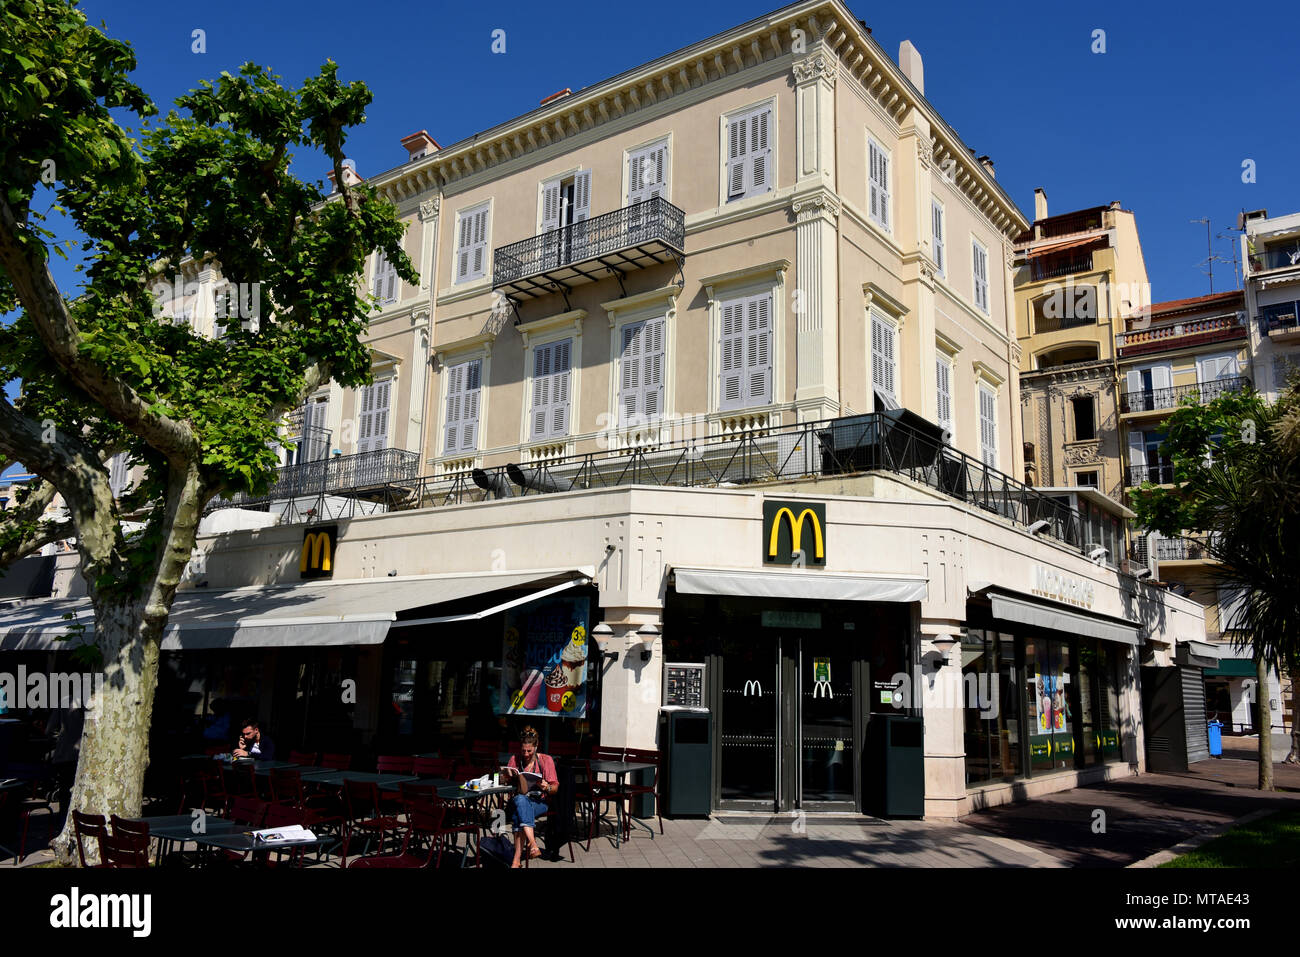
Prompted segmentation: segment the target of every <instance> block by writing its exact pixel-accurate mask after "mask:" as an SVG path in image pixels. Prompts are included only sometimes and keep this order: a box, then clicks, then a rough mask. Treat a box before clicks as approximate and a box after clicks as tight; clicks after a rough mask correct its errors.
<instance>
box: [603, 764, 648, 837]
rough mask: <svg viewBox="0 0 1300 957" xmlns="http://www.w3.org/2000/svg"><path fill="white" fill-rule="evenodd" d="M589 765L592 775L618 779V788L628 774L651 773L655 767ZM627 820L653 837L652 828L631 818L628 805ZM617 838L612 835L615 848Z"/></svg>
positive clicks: (630, 807)
mask: <svg viewBox="0 0 1300 957" xmlns="http://www.w3.org/2000/svg"><path fill="white" fill-rule="evenodd" d="M589 764H590V766H591V773H592V774H608V775H612V776H613V777H616V778H618V786H619V787H622V786H623V779H624V778H626V777H627V776H628V775H629V774H632V773H633V772H635V771H652V770H654V767H655V766H654V765H653V764H646V763H645V762H642V761H591V762H589ZM620 813H621V812H620ZM627 818H628V820H629V821H631V822H632V823H633V824H640V825H641V826H642V827H643V828H645V829H646V830H647V831H649V832H650V836H651V837H654V833H655V831H654V828H652V827H651V826H650V825H648V824H646V823H645V822H644V821H641V820H638V819H637V818H634V817H633V816H632V806H631V805H630V804H629V805H628V809H627ZM616 831H617V829H616ZM619 836H620V835H619V834H618V833H615V834H614V846H615V847H618V845H619Z"/></svg>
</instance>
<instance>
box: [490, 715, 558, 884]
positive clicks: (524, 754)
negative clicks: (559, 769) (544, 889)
mask: <svg viewBox="0 0 1300 957" xmlns="http://www.w3.org/2000/svg"><path fill="white" fill-rule="evenodd" d="M519 750H520V752H521V753H520V754H518V755H513V754H512V755H511V756H510V763H509V764H508V765H507V766H506V767H504V768H502V769H501V771H502V775H503V777H504V783H506V784H510V785H513V786H514V787H516V788H518V789H519V793H518V794H515V795H514V796H513V797H511V799H510V803H511V804H512V805H513V807H514V822H513V827H514V832H515V859H514V861H513V862H512V863H511V865H510V866H511V867H519V866H520V865H519V859H520V856H521V855H522V854H523V852H524V846H525V845H527V847H528V857H529V859H530V860H531V859H532V858H535V857H541V856H542V851H541V849H540V848H539V847H538V846H537V840H536V837H535V835H534V828H535V827H536V826H537V815H539V814H544V813H546V810H547V808H546V798H547V796H549V795H551V794H553V793H554V792H555V790H556V788H558V787H559V786H560V779H559V778H558V777H557V776H556V774H555V762H554V761H552V760H551V756H550V755H549V754H539V753H538V751H537V729H535V728H533V727H532V726H531V725H530V726H527V727H525V728H524V730H523V731H522V732H520V734H519Z"/></svg>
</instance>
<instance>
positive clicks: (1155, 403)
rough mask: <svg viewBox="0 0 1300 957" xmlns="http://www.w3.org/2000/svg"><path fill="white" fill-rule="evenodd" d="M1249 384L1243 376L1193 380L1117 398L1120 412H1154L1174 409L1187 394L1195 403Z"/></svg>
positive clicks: (1202, 402) (1198, 403) (1238, 390)
mask: <svg viewBox="0 0 1300 957" xmlns="http://www.w3.org/2000/svg"><path fill="white" fill-rule="evenodd" d="M1249 386H1250V380H1249V379H1247V378H1246V377H1245V376H1234V377H1233V378H1231V379H1214V380H1212V381H1210V382H1194V383H1191V384H1189V385H1176V386H1171V387H1169V388H1167V389H1150V390H1144V391H1143V390H1140V391H1137V392H1125V393H1124V394H1123V395H1121V396H1120V399H1119V410H1120V412H1154V411H1157V410H1159V409H1175V408H1177V407H1178V406H1179V405H1180V404H1181V403H1182V401H1183V399H1184V398H1186V397H1187V396H1192V397H1194V398H1195V399H1196V404H1197V405H1204V404H1205V403H1207V402H1212V401H1214V400H1215V399H1217V398H1219V396H1222V395H1227V394H1228V393H1230V392H1240V391H1241V390H1242V389H1245V388H1248V387H1249Z"/></svg>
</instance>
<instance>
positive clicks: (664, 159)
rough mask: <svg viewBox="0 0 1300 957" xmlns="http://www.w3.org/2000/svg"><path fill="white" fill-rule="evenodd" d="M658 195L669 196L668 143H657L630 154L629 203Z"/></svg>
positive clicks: (639, 201)
mask: <svg viewBox="0 0 1300 957" xmlns="http://www.w3.org/2000/svg"><path fill="white" fill-rule="evenodd" d="M656 196H663V197H665V198H666V197H667V196H668V144H667V143H656V144H655V145H654V146H647V147H645V148H644V149H639V150H637V151H636V152H634V153H631V154H629V156H628V173H627V202H628V205H629V206H632V205H635V204H636V203H644V202H645V201H646V200H648V199H654V198H655V197H656Z"/></svg>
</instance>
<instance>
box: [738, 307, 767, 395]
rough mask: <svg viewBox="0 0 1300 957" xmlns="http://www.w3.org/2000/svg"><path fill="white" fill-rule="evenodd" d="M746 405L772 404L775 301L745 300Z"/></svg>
mask: <svg viewBox="0 0 1300 957" xmlns="http://www.w3.org/2000/svg"><path fill="white" fill-rule="evenodd" d="M744 318H745V390H744V392H745V404H746V405H767V404H768V403H769V402H771V401H772V297H771V296H750V297H749V298H748V299H747V300H745V317H744Z"/></svg>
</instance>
